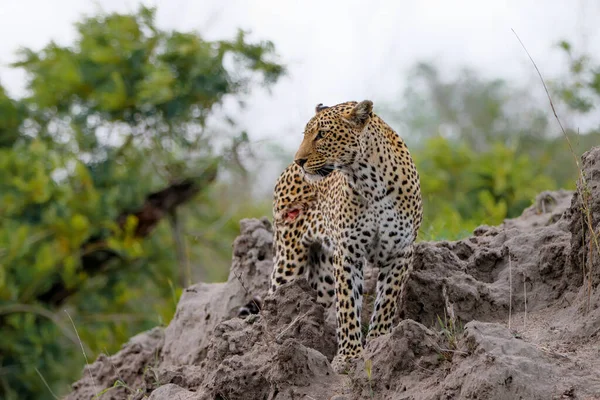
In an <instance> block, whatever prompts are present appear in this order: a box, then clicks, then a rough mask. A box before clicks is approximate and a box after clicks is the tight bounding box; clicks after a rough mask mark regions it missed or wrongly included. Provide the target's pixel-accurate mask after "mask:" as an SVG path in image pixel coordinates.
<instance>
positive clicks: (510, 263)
mask: <svg viewBox="0 0 600 400" xmlns="http://www.w3.org/2000/svg"><path fill="white" fill-rule="evenodd" d="M511 318H512V261H511V259H510V250H509V251H508V330H510V320H511Z"/></svg>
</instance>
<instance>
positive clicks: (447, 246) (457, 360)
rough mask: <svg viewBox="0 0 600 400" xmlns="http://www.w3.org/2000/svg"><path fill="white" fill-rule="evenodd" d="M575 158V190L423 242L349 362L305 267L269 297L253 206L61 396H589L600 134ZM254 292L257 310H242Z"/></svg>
mask: <svg viewBox="0 0 600 400" xmlns="http://www.w3.org/2000/svg"><path fill="white" fill-rule="evenodd" d="M582 159H583V164H582V166H583V168H584V173H585V182H583V181H582V182H580V183H579V187H578V192H577V193H575V194H573V193H572V192H567V191H557V192H544V193H541V194H540V195H539V196H538V197H537V199H536V201H535V203H534V204H533V205H532V206H531V207H529V208H528V209H527V210H525V211H524V212H523V214H522V215H521V216H520V217H519V218H515V219H511V220H507V221H505V222H504V223H503V224H502V225H501V226H499V227H489V226H482V227H479V228H477V229H476V230H475V232H474V235H473V236H472V237H469V238H466V239H464V240H460V241H455V242H421V243H419V244H418V245H417V246H416V257H415V267H414V272H413V274H412V276H411V277H410V279H409V281H408V283H407V285H406V287H405V290H404V291H403V293H402V294H401V296H400V298H399V304H400V307H399V313H398V324H397V326H396V327H395V328H394V329H393V331H392V332H391V333H390V334H388V335H385V336H382V337H380V338H377V339H375V340H373V341H371V342H369V343H367V345H366V347H365V353H364V357H363V359H361V360H358V361H357V362H356V363H355V364H354V365H353V366H352V367H351V368H350V369H349V370H348V371H347V374H343V375H338V374H335V373H334V372H333V371H332V369H331V366H330V364H329V362H330V361H331V359H332V357H333V355H334V353H335V347H336V344H335V318H332V317H333V315H332V309H329V310H324V309H323V307H322V306H320V305H319V304H317V302H316V301H315V297H316V296H315V292H314V290H312V289H311V288H310V287H309V285H308V284H307V282H306V281H305V280H298V281H295V282H292V283H289V284H287V285H285V286H284V287H282V288H281V290H279V291H278V292H277V293H276V294H275V295H274V296H270V297H267V296H266V290H267V287H268V285H267V282H268V277H269V274H270V271H271V266H272V263H271V260H272V256H273V254H272V240H273V239H272V231H271V226H270V224H269V222H268V221H267V220H266V219H262V220H254V219H249V220H243V221H242V222H241V234H240V236H239V237H238V239H237V240H236V242H235V243H234V249H233V263H232V267H231V273H230V276H229V279H228V281H227V282H225V283H218V284H203V283H200V284H196V285H194V286H192V287H190V288H188V289H187V290H186V291H185V292H184V294H183V295H182V297H181V300H180V302H179V305H178V307H177V312H176V315H175V317H174V319H173V320H172V321H171V323H170V324H169V326H168V327H167V328H166V329H164V330H162V329H159V328H155V329H154V330H152V331H149V332H146V333H142V334H140V335H138V336H136V337H134V338H132V339H131V341H130V342H129V343H127V344H126V345H125V346H124V347H123V349H122V350H121V351H120V352H119V353H117V354H115V355H113V356H111V357H104V356H100V357H99V358H98V359H97V360H96V362H94V363H93V364H92V365H90V366H88V367H86V368H85V370H84V371H83V375H82V379H81V380H80V381H78V382H76V383H75V384H74V385H73V392H72V393H71V394H70V395H69V396H68V399H91V398H93V397H94V396H95V395H97V394H99V393H101V394H100V395H99V396H98V397H97V398H99V399H124V398H132V399H141V398H144V397H146V398H148V397H149V398H150V399H154V400H159V399H182V400H183V399H189V400H192V399H194V400H196V399H202V400H204V399H206V400H208V399H211V400H212V399H228V400H234V399H247V400H252V399H261V400H262V399H265V400H272V399H277V400H285V399H290V400H291V399H315V400H320V399H336V400H343V399H346V400H350V399H393V400H395V399H398V400H399V399H593V398H598V399H600V367H599V366H598V365H597V364H598V363H597V362H596V360H597V359H598V356H600V348H599V347H598V343H599V342H598V341H599V340H600V338H599V336H600V290H597V285H598V283H599V282H600V249H598V248H596V247H595V246H596V245H595V243H596V240H600V238H598V236H599V234H600V232H599V230H600V148H594V149H592V150H591V151H589V152H587V153H586V154H584V156H583V157H582ZM375 272H376V271H373V270H368V271H366V272H365V276H366V282H365V288H366V289H365V290H366V302H365V303H366V304H367V306H366V307H367V309H366V310H365V311H368V304H369V299H370V298H372V295H373V287H374V282H373V279H372V277H374V276H376V274H375ZM255 296H259V297H260V298H262V299H264V300H263V301H262V302H260V304H256V305H257V307H255V308H254V310H247V311H248V312H249V313H252V312H257V311H258V309H259V307H258V306H260V311H259V312H258V314H256V315H254V314H252V315H249V316H248V317H247V318H245V319H240V318H238V317H237V314H238V311H239V309H240V307H242V306H244V305H248V304H253V302H252V301H251V299H252V298H253V297H255ZM249 301H250V303H249ZM249 308H253V307H252V306H249ZM364 314H365V316H364V318H365V321H366V320H367V318H368V312H365V313H364Z"/></svg>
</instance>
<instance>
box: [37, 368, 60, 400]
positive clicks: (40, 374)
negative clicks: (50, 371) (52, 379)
mask: <svg viewBox="0 0 600 400" xmlns="http://www.w3.org/2000/svg"><path fill="white" fill-rule="evenodd" d="M34 369H35V372H37V374H38V375H39V376H40V379H41V380H42V382H43V383H44V386H46V389H48V391H49V392H50V394H51V395H52V397H54V398H55V399H56V400H59V399H60V398H59V397H58V396H57V395H56V394H54V392H53V391H52V389H50V385H48V382H46V379H45V378H44V376H43V375H42V373H41V372H40V371H39V370H38V369H37V368H34Z"/></svg>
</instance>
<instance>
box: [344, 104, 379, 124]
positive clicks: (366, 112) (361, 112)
mask: <svg viewBox="0 0 600 400" xmlns="http://www.w3.org/2000/svg"><path fill="white" fill-rule="evenodd" d="M372 116H373V102H372V101H371V100H363V101H361V102H360V103H358V104H357V105H356V106H355V107H354V108H353V109H352V111H350V115H349V116H348V117H347V119H348V121H350V122H351V123H352V124H354V125H356V126H357V127H358V128H360V129H362V128H364V127H365V126H366V125H367V123H368V122H369V120H370V119H371V117H372Z"/></svg>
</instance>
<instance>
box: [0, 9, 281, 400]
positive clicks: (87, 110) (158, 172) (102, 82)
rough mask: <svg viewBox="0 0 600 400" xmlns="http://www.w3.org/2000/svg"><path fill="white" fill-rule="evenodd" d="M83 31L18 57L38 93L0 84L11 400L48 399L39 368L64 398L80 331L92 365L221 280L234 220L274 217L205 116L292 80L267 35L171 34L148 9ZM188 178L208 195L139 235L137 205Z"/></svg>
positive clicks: (228, 139) (1, 344)
mask: <svg viewBox="0 0 600 400" xmlns="http://www.w3.org/2000/svg"><path fill="white" fill-rule="evenodd" d="M76 28H77V33H78V35H77V40H76V41H75V43H74V44H73V45H72V46H64V47H63V46H59V45H57V44H55V43H50V44H49V45H47V46H46V47H44V48H43V49H42V50H40V51H37V52H36V51H33V50H30V49H22V50H21V51H20V59H19V61H18V62H17V63H15V64H14V67H18V68H23V69H24V70H25V71H26V73H27V77H28V88H29V95H28V97H27V98H24V99H20V100H14V99H10V98H9V97H8V96H7V95H6V94H5V92H4V90H2V89H1V88H0V215H1V216H2V218H0V327H1V329H2V334H3V340H2V341H0V398H3V399H21V398H39V399H45V398H52V395H51V393H50V392H49V391H48V389H47V388H46V387H45V385H44V383H43V382H42V379H41V378H40V376H39V375H38V371H39V373H40V374H41V375H42V376H43V377H44V379H45V380H46V381H47V382H48V384H49V385H50V388H51V389H52V390H53V391H54V392H55V393H57V394H64V393H65V392H66V391H67V390H68V384H69V383H70V382H72V381H73V380H75V379H77V378H78V376H79V374H80V373H81V370H82V368H83V366H84V358H83V354H82V353H81V348H80V346H81V344H80V343H79V340H78V339H77V337H76V335H75V333H74V328H75V327H76V328H77V330H78V333H79V335H80V337H81V341H82V344H83V346H84V348H85V349H86V352H87V356H88V359H90V360H93V359H94V358H95V356H96V355H98V354H100V353H101V352H109V353H111V352H114V351H116V350H118V349H119V347H120V346H121V344H122V343H123V342H124V341H126V340H127V339H128V338H129V337H130V336H132V335H133V334H136V333H138V332H140V331H142V330H145V329H148V328H151V327H153V326H155V325H157V324H166V323H168V321H169V320H170V319H171V317H172V315H173V312H174V310H175V305H176V302H177V299H178V297H179V295H180V294H181V291H182V285H183V284H185V282H188V281H189V280H190V279H193V280H198V279H204V280H215V279H223V278H224V276H225V275H226V273H227V270H228V264H229V262H230V258H231V255H230V248H231V247H230V246H231V243H232V241H233V239H234V238H235V236H236V235H237V233H238V221H239V219H240V218H242V217H247V216H250V215H255V216H260V215H263V214H264V213H265V212H267V211H268V206H267V207H264V205H263V204H259V203H253V202H251V201H250V202H248V201H247V200H248V199H247V197H244V196H242V193H243V191H244V190H246V189H247V186H245V183H244V180H243V176H244V174H243V173H242V174H240V173H239V172H240V171H242V172H243V165H241V164H240V163H237V164H233V163H232V162H231V160H234V159H237V158H238V157H237V151H239V149H240V147H243V146H244V145H247V142H248V141H247V137H246V136H244V134H242V135H239V136H238V137H236V136H235V135H233V134H231V133H227V132H219V133H218V134H217V133H215V132H212V131H210V130H209V129H208V128H207V127H206V123H205V122H206V119H207V118H208V117H209V116H210V115H211V113H212V112H213V111H214V110H215V109H216V107H218V106H219V105H220V104H221V103H222V102H223V101H224V100H225V99H226V98H227V97H228V96H235V97H237V98H238V99H239V100H240V101H242V100H243V96H244V95H245V94H246V93H248V92H249V91H250V90H251V89H252V88H254V87H256V86H259V85H270V84H272V83H274V82H275V81H276V80H277V78H278V77H279V76H281V75H282V74H283V73H284V69H283V67H282V66H281V65H280V64H278V63H277V62H275V61H273V60H274V58H273V57H274V48H273V45H272V44H271V43H270V42H258V43H252V42H248V41H247V38H246V35H245V34H244V32H239V34H238V35H237V36H236V37H235V38H234V39H233V40H229V41H228V40H222V41H206V40H204V39H203V38H202V37H201V36H199V35H198V34H196V33H187V32H171V31H163V30H160V29H159V28H157V27H156V25H155V23H154V10H153V9H150V8H145V7H141V8H140V9H139V10H138V12H136V13H134V14H131V15H129V14H125V15H124V14H107V15H98V16H93V17H89V18H85V19H84V20H83V21H81V22H80V23H78V24H77V25H76ZM217 149H220V150H218V151H217ZM217 168H218V169H219V170H220V171H221V172H225V173H226V174H227V175H226V178H220V180H221V182H220V183H218V184H217V185H216V186H213V187H211V186H210V185H209V183H210V181H211V179H212V178H209V176H213V175H214V173H215V171H216V169H217ZM225 179H227V182H228V183H229V184H226V181H225ZM184 180H187V181H191V182H193V184H194V185H196V187H198V188H199V189H200V193H199V194H198V195H196V196H194V197H193V199H192V200H191V201H189V200H187V201H188V202H187V204H185V205H183V206H179V207H177V208H174V209H172V210H171V211H168V215H160V216H159V217H161V218H162V219H161V222H160V223H159V224H158V225H157V226H156V228H155V229H154V231H153V232H152V233H151V234H150V235H147V234H140V233H139V232H138V231H139V229H141V228H140V227H141V226H142V224H143V223H144V221H142V219H141V218H148V216H147V215H145V214H139V215H141V217H140V219H138V217H136V216H135V215H132V214H129V215H127V212H131V211H136V210H140V207H142V205H143V204H145V203H144V202H145V201H146V198H147V196H148V195H149V194H150V193H152V192H156V191H158V190H161V189H163V188H166V187H169V185H171V184H174V183H177V182H181V181H184ZM232 183H235V184H234V185H232ZM120 216H126V217H125V218H121V219H120V218H119V217H120ZM145 236H147V237H145ZM104 260H107V261H104ZM190 274H191V276H190ZM183 278H185V279H183ZM183 280H185V282H183ZM65 311H67V312H68V315H67V312H65ZM69 316H71V317H72V318H73V321H74V326H73V325H72V324H71V322H70V319H69ZM102 389H105V388H99V390H102Z"/></svg>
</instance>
